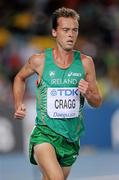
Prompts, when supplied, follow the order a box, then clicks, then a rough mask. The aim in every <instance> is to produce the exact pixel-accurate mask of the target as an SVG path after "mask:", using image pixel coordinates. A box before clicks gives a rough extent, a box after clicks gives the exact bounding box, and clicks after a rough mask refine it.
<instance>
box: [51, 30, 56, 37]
mask: <svg viewBox="0 0 119 180" xmlns="http://www.w3.org/2000/svg"><path fill="white" fill-rule="evenodd" d="M52 36H53V37H56V36H57V35H56V30H54V29H52Z"/></svg>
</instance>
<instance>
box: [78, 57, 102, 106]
mask: <svg viewBox="0 0 119 180" xmlns="http://www.w3.org/2000/svg"><path fill="white" fill-rule="evenodd" d="M81 58H82V62H83V65H84V69H85V73H86V78H85V80H83V79H82V80H81V81H80V82H79V91H80V92H81V93H82V95H83V96H84V97H85V98H86V99H87V101H88V103H89V104H90V105H91V106H93V107H98V106H100V105H101V102H102V97H101V93H100V91H99V88H98V85H97V80H96V73H95V67H94V62H93V59H92V58H91V57H89V56H85V55H82V56H81Z"/></svg>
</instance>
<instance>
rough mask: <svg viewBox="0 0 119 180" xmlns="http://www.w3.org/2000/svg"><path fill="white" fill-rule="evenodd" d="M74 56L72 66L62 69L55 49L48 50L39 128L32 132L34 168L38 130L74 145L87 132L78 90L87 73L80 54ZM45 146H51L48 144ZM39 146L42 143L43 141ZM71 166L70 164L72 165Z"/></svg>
mask: <svg viewBox="0 0 119 180" xmlns="http://www.w3.org/2000/svg"><path fill="white" fill-rule="evenodd" d="M73 53H74V58H73V61H72V64H71V65H70V66H69V67H68V68H65V69H63V68H60V67H58V66H57V65H56V64H55V63H54V57H53V51H52V49H51V48H48V49H46V50H45V64H44V70H43V74H42V80H41V82H40V83H39V84H38V86H37V88H36V111H37V117H36V121H35V123H36V124H35V125H36V128H35V130H33V132H32V135H31V139H30V148H29V151H30V158H32V159H31V162H32V163H34V164H35V161H34V160H33V155H31V154H32V153H33V145H35V144H38V142H37V143H36V141H37V140H36V139H35V140H33V138H35V137H36V136H35V133H36V134H37V131H38V129H40V131H43V128H42V127H44V128H45V127H46V128H45V129H47V131H48V133H50V132H49V130H50V129H51V134H52V132H53V136H54V133H55V134H56V136H57V135H58V136H59V135H60V137H64V139H65V140H66V141H67V142H68V143H71V144H75V143H77V144H78V143H79V138H80V136H81V134H82V132H83V131H84V124H83V112H82V109H83V105H84V98H83V96H81V94H80V92H79V90H78V83H79V81H80V80H81V79H85V71H84V67H83V64H82V61H81V58H80V52H79V51H76V50H74V51H73ZM36 129H37V130H36ZM41 129H42V130H41ZM48 133H47V135H48ZM49 135H50V134H49ZM46 142H49V140H47V141H46ZM40 143H42V141H41V140H40V141H39V144H40ZM77 146H78V145H77ZM75 147H76V146H75ZM69 149H70V148H69ZM71 149H72V147H71ZM74 151H78V150H77V148H74ZM74 154H75V153H74V152H73V155H74ZM31 156H32V157H31ZM72 163H73V160H72ZM72 163H71V162H70V163H69V165H71V164H72ZM64 165H65V164H64ZM66 165H67V164H66Z"/></svg>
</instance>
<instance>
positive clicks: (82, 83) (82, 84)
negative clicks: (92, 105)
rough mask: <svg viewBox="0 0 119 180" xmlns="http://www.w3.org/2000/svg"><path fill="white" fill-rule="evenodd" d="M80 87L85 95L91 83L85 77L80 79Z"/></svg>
mask: <svg viewBox="0 0 119 180" xmlns="http://www.w3.org/2000/svg"><path fill="white" fill-rule="evenodd" d="M78 89H79V91H80V93H81V94H82V95H83V96H86V94H87V93H88V90H89V83H88V82H87V81H85V80H84V79H81V80H80V81H79V85H78Z"/></svg>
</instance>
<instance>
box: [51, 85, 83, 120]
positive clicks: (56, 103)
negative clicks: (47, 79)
mask: <svg viewBox="0 0 119 180" xmlns="http://www.w3.org/2000/svg"><path fill="white" fill-rule="evenodd" d="M79 108H80V98H79V90H78V88H48V89H47V114H48V116H49V117H51V118H75V117H78V116H79Z"/></svg>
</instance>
